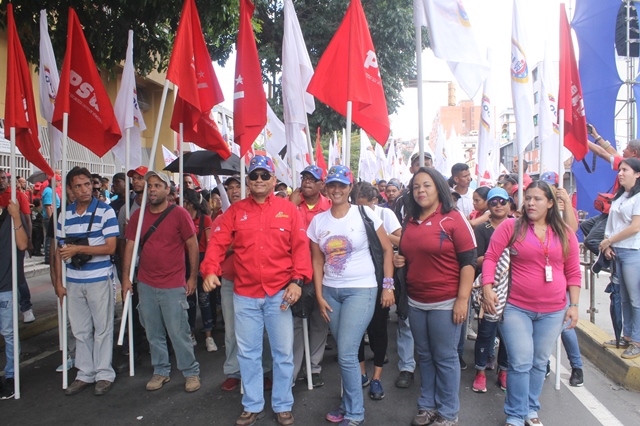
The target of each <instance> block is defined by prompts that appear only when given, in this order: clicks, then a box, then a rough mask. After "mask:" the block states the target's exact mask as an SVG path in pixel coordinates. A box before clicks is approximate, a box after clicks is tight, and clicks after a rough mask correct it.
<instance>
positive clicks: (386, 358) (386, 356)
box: [382, 354, 389, 365]
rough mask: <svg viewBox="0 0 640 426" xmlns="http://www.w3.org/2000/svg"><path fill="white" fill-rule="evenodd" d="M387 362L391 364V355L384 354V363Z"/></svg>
mask: <svg viewBox="0 0 640 426" xmlns="http://www.w3.org/2000/svg"><path fill="white" fill-rule="evenodd" d="M387 364H389V355H388V354H384V361H382V365H387Z"/></svg>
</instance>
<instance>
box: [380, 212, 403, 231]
mask: <svg viewBox="0 0 640 426" xmlns="http://www.w3.org/2000/svg"><path fill="white" fill-rule="evenodd" d="M373 207H374V209H373V211H374V212H375V213H376V214H377V215H378V217H379V218H380V219H381V220H382V226H383V227H384V232H386V233H387V234H393V233H394V232H395V231H397V230H398V229H401V228H402V225H400V222H399V221H398V217H397V216H396V214H395V213H394V212H393V210H391V209H389V208H387V207H380V206H373Z"/></svg>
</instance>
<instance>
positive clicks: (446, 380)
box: [394, 167, 477, 426]
mask: <svg viewBox="0 0 640 426" xmlns="http://www.w3.org/2000/svg"><path fill="white" fill-rule="evenodd" d="M409 189H410V190H411V191H412V193H411V195H412V196H411V197H409V203H408V205H407V207H408V215H407V218H408V222H407V225H406V228H405V231H404V232H403V234H402V239H401V240H400V250H401V252H402V255H400V254H396V255H395V256H394V264H395V266H396V267H398V268H402V267H404V266H405V265H406V266H407V275H406V277H407V278H406V280H407V294H408V296H409V323H410V324H411V334H413V339H414V342H415V349H416V351H417V353H418V363H419V367H420V376H421V385H420V397H419V398H418V414H417V415H416V416H415V417H414V419H413V422H412V425H428V424H433V425H437V426H455V425H457V424H458V412H459V411H460V401H459V398H458V393H459V390H460V361H459V358H458V352H457V346H458V342H459V340H460V331H461V328H462V323H463V322H464V321H466V318H467V312H468V307H469V295H470V294H471V285H472V284H473V276H474V271H475V267H476V259H477V254H476V243H475V238H474V236H473V230H472V229H471V227H470V226H469V223H468V222H467V220H466V219H465V218H464V217H463V216H462V213H460V212H459V211H458V210H456V209H455V208H454V206H453V202H452V200H451V194H450V192H449V186H448V185H447V182H446V181H445V179H444V178H443V177H442V175H441V174H440V173H439V172H438V171H437V170H435V169H432V168H425V167H421V168H420V169H418V171H417V172H416V173H415V174H414V175H413V178H412V179H411V181H410V182H409Z"/></svg>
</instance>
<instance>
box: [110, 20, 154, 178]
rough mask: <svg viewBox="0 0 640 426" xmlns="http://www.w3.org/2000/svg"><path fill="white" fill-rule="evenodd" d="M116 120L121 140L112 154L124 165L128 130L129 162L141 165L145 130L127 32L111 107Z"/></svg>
mask: <svg viewBox="0 0 640 426" xmlns="http://www.w3.org/2000/svg"><path fill="white" fill-rule="evenodd" d="M113 112H114V113H115V115H116V120H118V124H119V125H120V130H121V131H122V139H120V141H119V142H118V144H117V145H116V146H114V147H113V153H114V154H115V156H116V157H118V159H119V160H120V162H121V163H122V164H125V163H126V154H125V152H126V151H125V147H126V136H125V133H126V129H130V131H129V132H130V138H129V141H130V142H129V154H130V155H129V161H130V164H131V166H132V167H138V166H139V165H140V164H142V140H141V138H140V133H141V132H142V131H144V130H146V128H147V126H146V124H144V118H142V112H141V111H140V108H138V93H137V91H136V76H135V72H134V70H133V31H132V30H129V42H128V44H127V56H126V58H125V61H124V69H123V70H122V81H121V82H120V90H119V91H118V96H117V97H116V103H115V105H114V107H113Z"/></svg>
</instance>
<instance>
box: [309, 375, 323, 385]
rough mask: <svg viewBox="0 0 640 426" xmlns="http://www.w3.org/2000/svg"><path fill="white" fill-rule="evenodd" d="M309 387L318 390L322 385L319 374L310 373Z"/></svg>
mask: <svg viewBox="0 0 640 426" xmlns="http://www.w3.org/2000/svg"><path fill="white" fill-rule="evenodd" d="M311 385H312V386H313V387H314V388H319V387H321V386H323V385H324V379H323V378H322V376H321V375H320V373H312V374H311Z"/></svg>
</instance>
